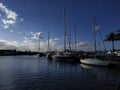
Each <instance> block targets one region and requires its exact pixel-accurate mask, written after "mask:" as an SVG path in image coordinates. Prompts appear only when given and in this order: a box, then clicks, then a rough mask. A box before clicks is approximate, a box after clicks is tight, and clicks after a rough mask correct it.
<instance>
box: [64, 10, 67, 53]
mask: <svg viewBox="0 0 120 90" xmlns="http://www.w3.org/2000/svg"><path fill="white" fill-rule="evenodd" d="M66 30H67V27H66V13H65V8H64V51H65V50H66Z"/></svg>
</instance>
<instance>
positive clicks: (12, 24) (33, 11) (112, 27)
mask: <svg viewBox="0 0 120 90" xmlns="http://www.w3.org/2000/svg"><path fill="white" fill-rule="evenodd" d="M119 3H120V1H119V0H1V1H0V4H1V5H0V25H1V27H0V48H1V49H17V50H33V51H36V50H37V49H38V40H37V37H38V35H41V37H44V39H41V49H42V50H43V51H44V50H46V48H47V33H48V31H50V35H51V39H50V41H51V48H52V49H61V48H62V45H63V30H64V24H63V8H64V7H65V9H66V23H67V30H68V29H69V28H70V31H71V34H72V36H71V37H72V38H73V39H72V41H71V42H74V27H75V24H76V28H77V43H78V45H83V46H84V45H87V47H86V49H92V48H93V31H92V29H93V26H92V16H96V22H97V23H98V24H99V26H100V27H101V33H102V36H103V38H105V35H107V34H108V33H110V32H111V31H114V32H115V31H116V30H118V29H120V12H119V10H120V5H119ZM97 40H98V42H100V43H101V41H100V38H99V37H97ZM106 45H107V46H108V48H109V49H110V48H111V43H108V42H107V43H106ZM119 46H120V43H119V42H116V48H119ZM101 48H102V45H101Z"/></svg>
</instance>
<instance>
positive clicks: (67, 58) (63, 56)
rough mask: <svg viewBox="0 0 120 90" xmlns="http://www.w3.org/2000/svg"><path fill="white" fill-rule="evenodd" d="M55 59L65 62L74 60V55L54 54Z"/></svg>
mask: <svg viewBox="0 0 120 90" xmlns="http://www.w3.org/2000/svg"><path fill="white" fill-rule="evenodd" d="M53 59H54V60H57V61H63V62H74V58H73V57H72V56H67V55H54V56H53Z"/></svg>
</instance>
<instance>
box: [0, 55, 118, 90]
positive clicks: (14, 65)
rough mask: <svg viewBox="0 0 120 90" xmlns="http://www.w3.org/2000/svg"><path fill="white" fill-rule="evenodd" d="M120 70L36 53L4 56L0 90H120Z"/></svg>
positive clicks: (1, 61)
mask: <svg viewBox="0 0 120 90" xmlns="http://www.w3.org/2000/svg"><path fill="white" fill-rule="evenodd" d="M119 84H120V70H115V69H108V68H101V67H91V66H87V65H82V64H79V63H76V64H71V63H62V62H56V61H55V60H47V59H46V58H40V57H37V56H1V57H0V90H120V86H119Z"/></svg>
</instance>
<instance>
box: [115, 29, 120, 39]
mask: <svg viewBox="0 0 120 90" xmlns="http://www.w3.org/2000/svg"><path fill="white" fill-rule="evenodd" d="M116 39H117V40H120V30H117V34H116Z"/></svg>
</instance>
